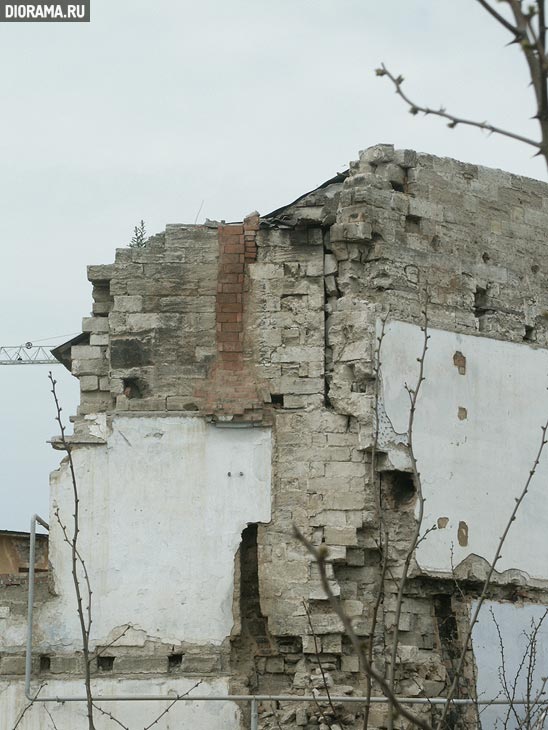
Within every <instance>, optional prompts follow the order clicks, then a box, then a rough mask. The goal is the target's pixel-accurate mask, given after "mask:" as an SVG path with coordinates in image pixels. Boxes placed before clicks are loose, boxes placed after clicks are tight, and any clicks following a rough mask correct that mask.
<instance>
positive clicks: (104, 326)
mask: <svg viewBox="0 0 548 730" xmlns="http://www.w3.org/2000/svg"><path fill="white" fill-rule="evenodd" d="M108 329H109V322H108V317H84V319H83V320H82V332H90V333H94V334H99V333H104V332H108Z"/></svg>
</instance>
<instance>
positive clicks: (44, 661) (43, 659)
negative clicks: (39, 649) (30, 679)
mask: <svg viewBox="0 0 548 730" xmlns="http://www.w3.org/2000/svg"><path fill="white" fill-rule="evenodd" d="M50 669H51V657H49V656H48V655H47V654H42V655H41V656H40V674H45V673H46V672H49V670H50Z"/></svg>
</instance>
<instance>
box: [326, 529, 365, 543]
mask: <svg viewBox="0 0 548 730" xmlns="http://www.w3.org/2000/svg"><path fill="white" fill-rule="evenodd" d="M324 539H325V543H326V545H350V546H352V545H357V544H358V537H357V534H356V529H355V528H354V527H326V528H325V530H324Z"/></svg>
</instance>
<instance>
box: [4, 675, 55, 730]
mask: <svg viewBox="0 0 548 730" xmlns="http://www.w3.org/2000/svg"><path fill="white" fill-rule="evenodd" d="M46 685H47V682H42V684H41V685H40V686H39V687H38V691H37V692H36V694H35V695H34V697H33V698H32V700H30V702H29V703H28V704H27V705H25V707H24V708H23V710H22V711H21V714H20V715H19V717H18V718H17V722H16V723H15V725H14V726H13V728H12V730H17V728H18V727H19V725H20V724H21V720H22V719H23V718H24V717H25V715H26V714H27V712H28V711H29V710H30V708H31V707H32V706H33V705H34V703H35V702H36V700H37V699H38V695H39V694H40V692H41V691H42V690H43V689H44V687H45V686H46Z"/></svg>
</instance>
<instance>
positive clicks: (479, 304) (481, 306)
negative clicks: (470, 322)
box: [474, 286, 492, 329]
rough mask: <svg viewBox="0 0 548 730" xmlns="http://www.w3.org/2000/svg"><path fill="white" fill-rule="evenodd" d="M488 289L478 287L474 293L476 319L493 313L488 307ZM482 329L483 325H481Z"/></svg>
mask: <svg viewBox="0 0 548 730" xmlns="http://www.w3.org/2000/svg"><path fill="white" fill-rule="evenodd" d="M488 289H489V288H488V287H485V288H484V287H482V286H478V287H476V291H475V292H474V317H476V319H481V317H483V316H484V314H486V313H487V312H490V311H492V309H491V308H489V307H488V305H487V294H488ZM480 329H481V323H480Z"/></svg>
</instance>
